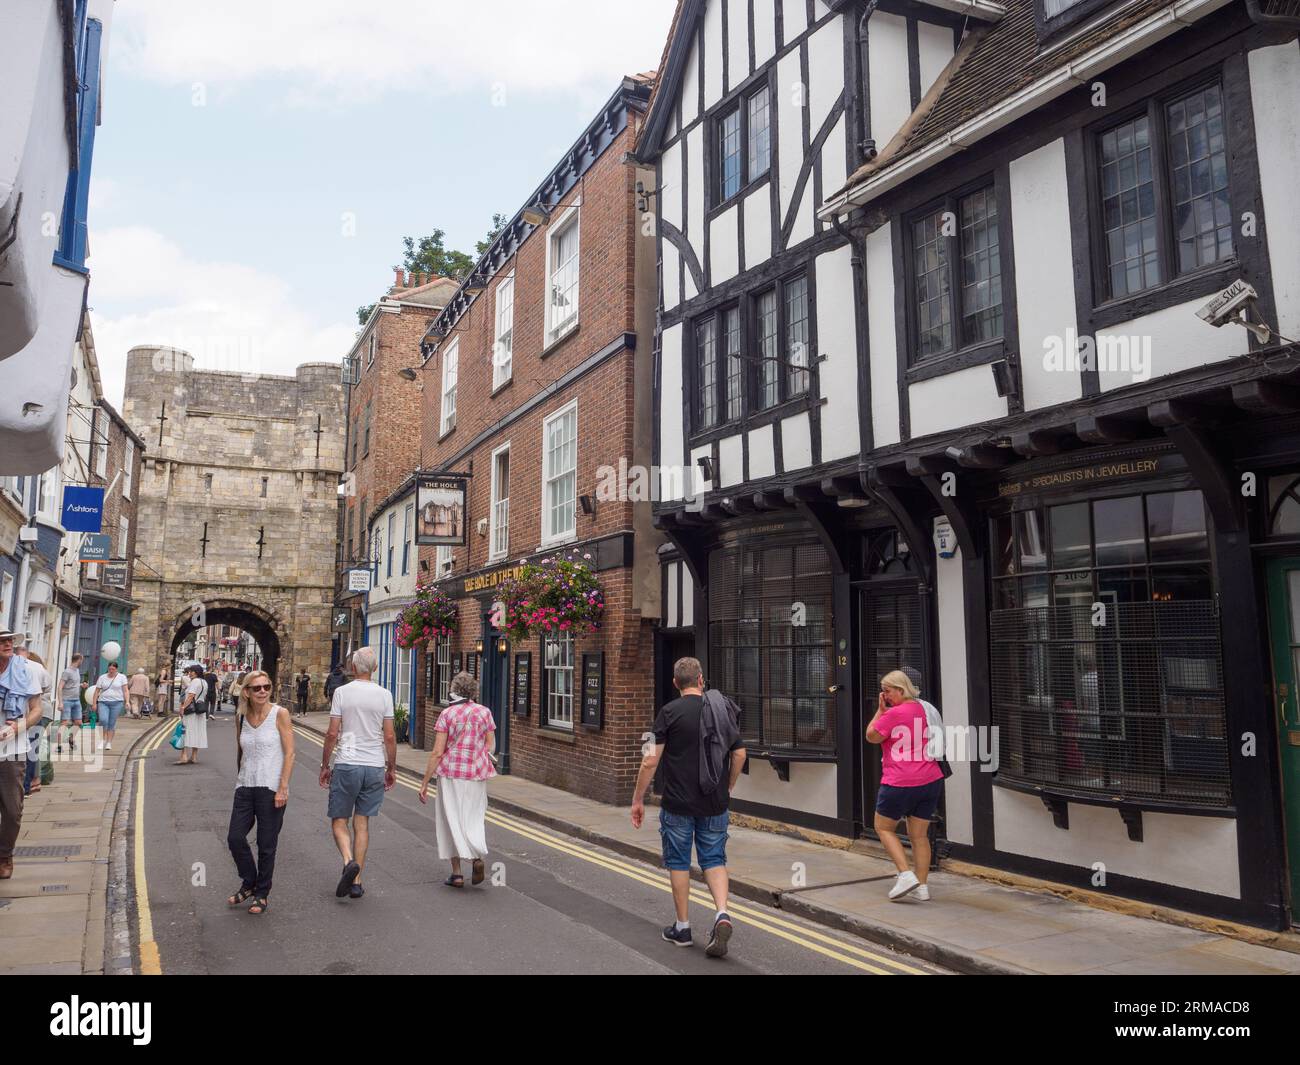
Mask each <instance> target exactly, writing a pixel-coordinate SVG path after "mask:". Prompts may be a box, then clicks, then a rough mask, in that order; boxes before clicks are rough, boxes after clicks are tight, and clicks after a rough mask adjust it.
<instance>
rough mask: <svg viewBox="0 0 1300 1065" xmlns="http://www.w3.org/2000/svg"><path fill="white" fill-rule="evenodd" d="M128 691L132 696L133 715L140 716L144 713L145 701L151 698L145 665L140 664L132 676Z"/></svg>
mask: <svg viewBox="0 0 1300 1065" xmlns="http://www.w3.org/2000/svg"><path fill="white" fill-rule="evenodd" d="M128 692H129V694H130V696H131V716H132V717H140V716H141V715H142V714H144V710H145V702H146V701H147V700H148V698H149V676H148V674H146V673H145V671H144V666H140V667H139V668H138V669H137V670H136V671H135V674H134V675H133V676H132V677H131V683H130V685H129V687H128Z"/></svg>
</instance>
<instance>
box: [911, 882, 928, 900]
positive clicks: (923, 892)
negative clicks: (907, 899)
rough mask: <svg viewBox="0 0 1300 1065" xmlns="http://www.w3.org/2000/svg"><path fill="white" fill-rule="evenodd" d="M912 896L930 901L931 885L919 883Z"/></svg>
mask: <svg viewBox="0 0 1300 1065" xmlns="http://www.w3.org/2000/svg"><path fill="white" fill-rule="evenodd" d="M912 898H914V899H916V900H917V902H929V901H930V886H929V885H928V884H917V885H916V890H915V891H913V892H912Z"/></svg>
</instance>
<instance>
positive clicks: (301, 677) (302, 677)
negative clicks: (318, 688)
mask: <svg viewBox="0 0 1300 1065" xmlns="http://www.w3.org/2000/svg"><path fill="white" fill-rule="evenodd" d="M295 682H296V684H297V695H298V713H299V714H301V715H303V716H304V717H305V716H306V715H307V695H308V693H309V692H310V691H311V674H309V673H308V672H307V671H306V670H305V669H304V670H301V671H300V672H299V673H298V676H297V677H296V678H295Z"/></svg>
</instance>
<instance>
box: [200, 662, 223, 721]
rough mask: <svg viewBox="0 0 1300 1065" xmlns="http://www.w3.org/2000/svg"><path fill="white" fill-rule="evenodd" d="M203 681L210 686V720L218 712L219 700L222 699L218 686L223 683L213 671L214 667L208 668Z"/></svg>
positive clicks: (208, 701) (208, 710) (208, 706)
mask: <svg viewBox="0 0 1300 1065" xmlns="http://www.w3.org/2000/svg"><path fill="white" fill-rule="evenodd" d="M203 681H204V683H205V684H207V686H208V699H207V715H208V720H209V721H211V720H212V716H213V715H214V714H215V713H216V712H217V709H218V707H217V700H218V699H219V698H220V697H221V696H220V694H219V691H220V689H219V687H218V685H219V684H220V683H221V682H220V680H219V679H218V677H217V674H216V673H215V672H214V671H213V668H212V666H208V671H207V672H206V673H204V674H203Z"/></svg>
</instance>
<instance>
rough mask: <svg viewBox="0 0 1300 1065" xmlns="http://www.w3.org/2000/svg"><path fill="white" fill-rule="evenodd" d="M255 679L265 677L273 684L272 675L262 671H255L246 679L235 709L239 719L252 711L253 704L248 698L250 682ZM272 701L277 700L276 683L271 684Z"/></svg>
mask: <svg viewBox="0 0 1300 1065" xmlns="http://www.w3.org/2000/svg"><path fill="white" fill-rule="evenodd" d="M254 677H265V678H266V679H267V682H268V683H270V682H271V675H270V674H269V673H264V672H262V670H260V669H255V670H253V671H252V672H251V673H249V674H248V675H247V676H245V677H244V682H243V685H242V686H241V687H240V689H239V703H238V705H237V706H236V707H235V715H236V716H237V717H244V716H245V715H247V713H248V711H249V710H251V709H252V706H253V702H252V700H251V699H249V697H248V682H249V681H251V680H252V679H253V678H254ZM271 699H272V700H273V701H274V699H275V684H274V683H271ZM236 732H238V730H236Z"/></svg>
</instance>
